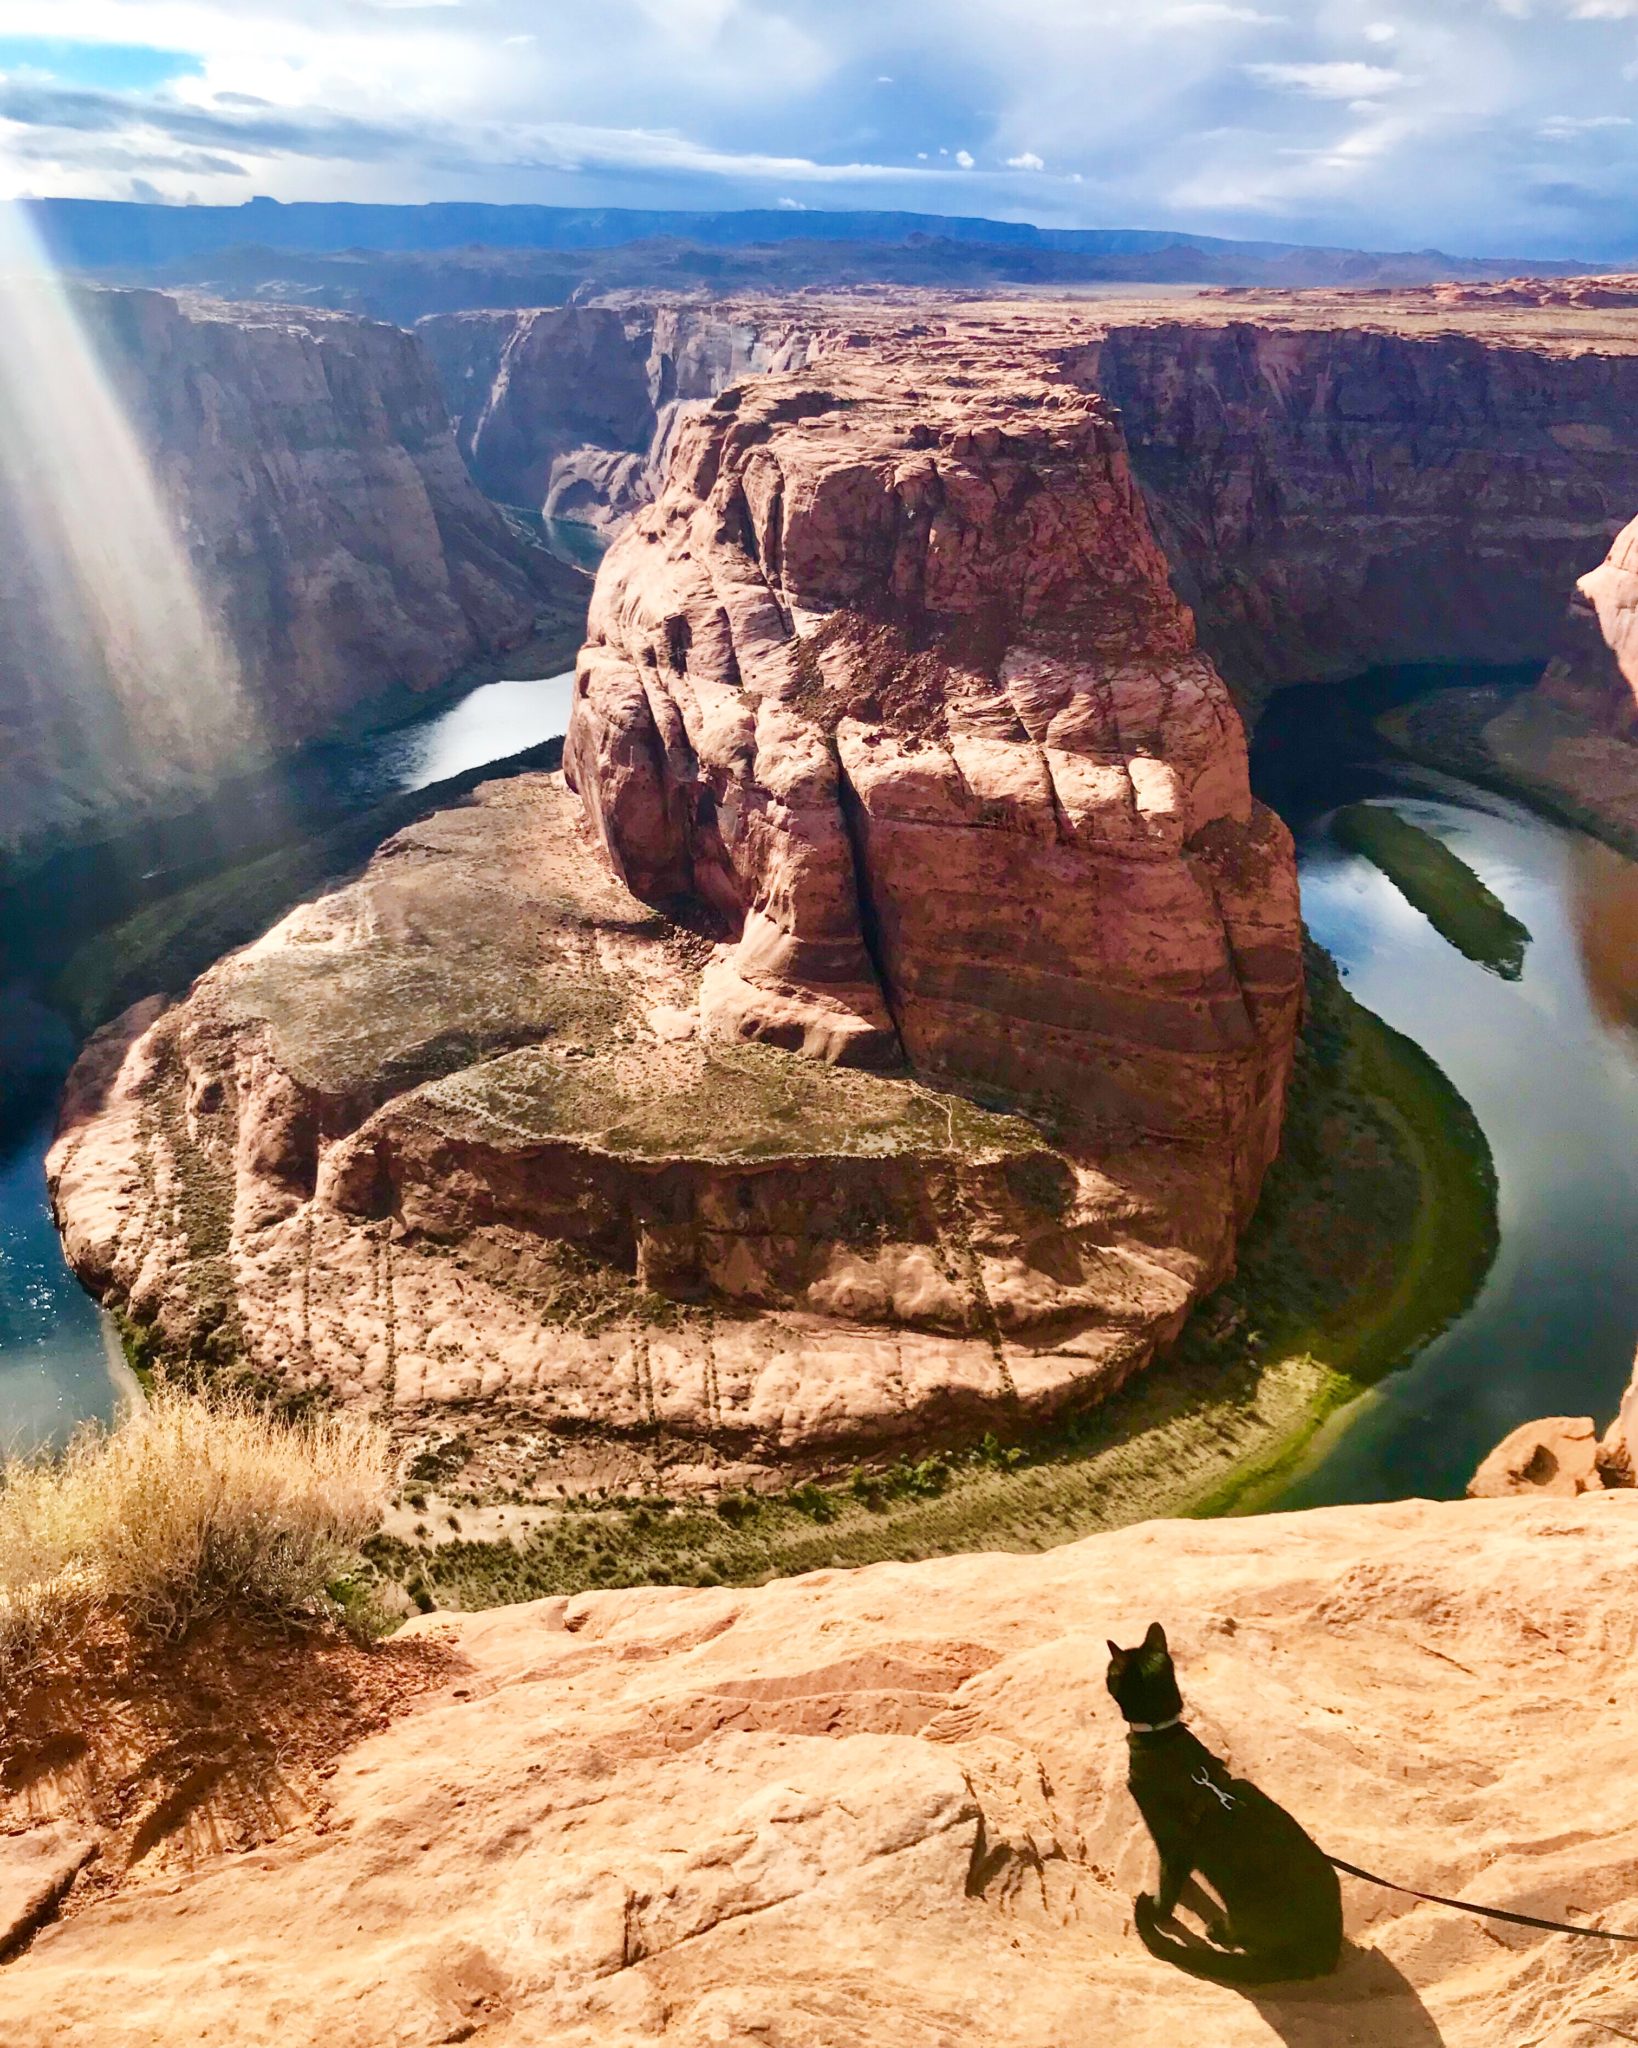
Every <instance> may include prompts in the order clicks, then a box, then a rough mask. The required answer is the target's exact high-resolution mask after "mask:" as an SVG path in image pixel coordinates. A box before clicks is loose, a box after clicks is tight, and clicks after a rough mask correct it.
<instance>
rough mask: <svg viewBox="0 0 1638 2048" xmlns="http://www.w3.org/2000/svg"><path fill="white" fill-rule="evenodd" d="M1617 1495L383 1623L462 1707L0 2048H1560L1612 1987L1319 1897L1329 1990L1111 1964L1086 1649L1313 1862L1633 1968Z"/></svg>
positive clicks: (1625, 1648) (1620, 2032) (72, 1939)
mask: <svg viewBox="0 0 1638 2048" xmlns="http://www.w3.org/2000/svg"><path fill="white" fill-rule="evenodd" d="M1635 1537H1638V1497H1634V1496H1633V1495H1631V1494H1604V1495H1595V1496H1588V1497H1586V1498H1583V1499H1580V1500H1574V1501H1551V1502H1541V1503H1526V1502H1472V1503H1449V1504H1440V1505H1433V1504H1428V1503H1419V1502H1404V1503H1398V1504H1394V1505H1390V1506H1386V1507H1377V1508H1360V1509H1355V1508H1347V1509H1334V1510H1329V1511H1325V1512H1320V1513H1311V1514H1305V1515H1295V1516H1279V1517H1270V1518H1266V1519H1251V1520H1245V1521H1235V1522H1226V1523H1212V1524H1197V1523H1188V1522H1182V1523H1152V1524H1148V1525H1145V1526H1142V1527H1139V1528H1134V1529H1129V1530H1125V1531H1122V1532H1120V1533H1119V1534H1116V1535H1113V1536H1104V1537H1097V1538H1093V1539H1092V1540H1090V1541H1088V1542H1085V1543H1082V1544H1078V1545H1075V1546H1072V1547H1069V1548H1065V1549H1062V1550H1057V1551H1053V1552H1049V1553H1046V1554H1044V1555H1039V1556H1033V1557H1006V1556H969V1557H963V1558H957V1559H947V1560H943V1561H941V1562H938V1563H934V1564H925V1565H915V1566H900V1565H887V1566H879V1567H876V1568H873V1569H871V1570H868V1571H863V1572H856V1573H820V1574H817V1575H814V1576H812V1577H809V1578H806V1579H801V1580H795V1581H786V1582H782V1583H777V1584H774V1585H772V1586H769V1587H765V1588H763V1589H761V1590H760V1591H749V1592H746V1591H729V1590H726V1589H712V1590H708V1591H679V1590H663V1589H655V1590H653V1591H646V1592H633V1593H622V1594H604V1595H592V1596H587V1597H583V1598H580V1599H576V1600H573V1601H567V1602H566V1601H562V1600H553V1601H544V1602H540V1603H537V1604H535V1605H533V1606H526V1607H520V1608H513V1609H501V1610H496V1611H493V1612H491V1613H487V1614H482V1615H475V1616H471V1617H468V1618H465V1619H459V1620H442V1619H439V1620H435V1621H433V1622H432V1623H430V1624H429V1625H430V1626H431V1627H433V1628H434V1629H435V1630H436V1631H437V1632H438V1633H441V1634H442V1633H447V1634H448V1635H450V1636H451V1637H452V1638H453V1639H454V1640H455V1642H456V1643H457V1644H458V1646H459V1648H460V1650H461V1652H462V1653H463V1655H464V1658H465V1660H466V1668H465V1669H464V1670H461V1671H459V1672H456V1673H454V1674H452V1675H451V1677H450V1678H449V1679H448V1681H447V1682H446V1683H445V1684H444V1686H443V1687H442V1689H441V1690H439V1691H436V1692H434V1693H432V1694H430V1695H427V1696H426V1697H424V1698H423V1699H422V1700H421V1701H420V1702H418V1703H417V1704H416V1705H415V1706H413V1707H412V1708H411V1709H410V1710H409V1711H408V1712H407V1713H406V1714H405V1715H404V1716H403V1717H402V1718H400V1719H399V1720H398V1721H396V1722H395V1723H394V1725H393V1726H391V1727H390V1728H389V1729H388V1730H386V1731H385V1732H384V1733H382V1734H380V1735H378V1736H375V1737H373V1738H371V1739H368V1740H366V1741H364V1742H362V1743H360V1744H359V1745H358V1746H357V1747H356V1748H354V1749H352V1750H351V1751H350V1752H348V1753H347V1754H346V1755H344V1756H343V1757H342V1759H341V1760H340V1763H339V1767H338V1769H337V1771H336V1774H335V1776H334V1778H333V1779H332V1780H331V1781H330V1783H331V1790H332V1804H331V1807H330V1809H329V1811H328V1813H327V1814H326V1815H325V1816H323V1817H322V1819H321V1820H320V1821H318V1822H316V1823H312V1824H309V1825H306V1826H304V1827H302V1828H300V1829H298V1830H296V1831H294V1832H292V1833H290V1834H287V1835H286V1836H285V1837H284V1838H283V1839H282V1840H279V1841H277V1842H275V1843H273V1844H272V1845H270V1846H266V1847H263V1848H259V1849H256V1850H253V1851H251V1852H249V1853H246V1854H244V1855H240V1856H229V1857H217V1858H212V1859H207V1860H206V1861H204V1862H203V1863H201V1864H200V1865H199V1866H198V1867H197V1868H196V1869H195V1870H194V1871H192V1872H191V1873H188V1874H182V1875H174V1874H173V1875H172V1876H171V1877H170V1878H169V1879H168V1880H167V1881H165V1882H163V1883H149V1884H147V1885H144V1884H142V1883H140V1882H138V1883H136V1884H135V1885H133V1886H132V1887H131V1888H129V1889H127V1890H126V1891H125V1892H123V1893H122V1894H121V1895H119V1896H118V1897H116V1898H115V1899H113V1900H112V1901H108V1902H98V1903H94V1904H92V1905H90V1906H89V1907H87V1908H86V1910H84V1911H83V1912H81V1913H79V1914H78V1915H73V1916H71V1917H69V1918H68V1919H66V1920H65V1921H64V1922H63V1923H62V1924H61V1925H59V1926H55V1927H51V1928H48V1929H47V1930H46V1931H45V1932H43V1933H42V1934H41V1935H40V1936H39V1937H38V1938H37V1939H36V1940H35V1941H34V1943H33V1945H32V1946H31V1947H30V1948H29V1949H28V1951H27V1952H26V1954H24V1955H23V1956H22V1957H21V1958H20V1959H19V1960H18V1961H16V1962H14V1963H13V1964H11V1965H10V1966H8V1967H7V1968H6V1970H5V1972H4V1975H3V1977H0V2001H3V2007H4V2012H5V2038H6V2040H7V2043H8V2048H47V2044H49V2048H150V2044H151V2048H176V2044H178V2043H179V2042H184V2041H199V2042H209V2043H211V2044H212V2048H240V2044H246V2048H248V2044H257V2048H262V2044H272V2043H275V2042H277V2043H280V2044H284V2048H308V2044H311V2048H320V2044H322V2048H380V2044H382V2043H386V2042H392V2043H397V2044H402V2048H422V2044H426V2048H431V2044H434V2043H445V2042H455V2041H469V2040H473V2041H480V2042H484V2043H492V2044H494V2048H525V2044H529V2048H533V2044H537V2043H541V2042H544V2041H548V2040H549V2041H551V2042H553V2043H554V2044H557V2043H561V2044H563V2048H575V2044H585V2048H591V2044H593V2043H595V2044H597V2048H628V2044H629V2048H639V2044H646V2043H650V2042H654V2043H676V2044H678V2048H707V2044H738V2043H745V2044H750V2043H753V2042H755V2043H760V2044H767V2048H843V2044H858V2048H864V2044H866V2043H869V2044H872V2048H899V2044H902V2048H965V2044H969V2043H971V2042H973V2041H975V2040H984V2041H993V2042H995V2043H998V2044H1007V2048H1014V2044H1016V2048H1026V2044H1027V2048H1065V2044H1068V2043H1076V2044H1079V2043H1082V2042H1085V2043H1088V2044H1090V2043H1095V2042H1106V2041H1107V2042H1119V2043H1121V2044H1122V2048H1176V2044H1178V2043H1180V2042H1190V2043H1209V2044H1210V2048H1267V2044H1271V2043H1286V2044H1288V2048H1344V2044H1354V2048H1359V2044H1370V2048H1500V2044H1506V2048H1523V2044H1526V2043H1529V2044H1531V2048H1587V2044H1590V2043H1592V2042H1594V2041H1605V2040H1620V2039H1623V2038H1626V2037H1627V2036H1630V2035H1632V2034H1633V2033H1635V2032H1638V1954H1635V1952H1634V1951H1633V1950H1632V1949H1629V1948H1623V1947H1615V1946H1605V1945H1603V1944H1599V1943H1595V1942H1590V1941H1575V1940H1572V1939H1568V1938H1566V1937H1563V1936H1558V1935H1550V1934H1542V1933H1537V1932H1534V1931H1532V1930H1529V1929H1525V1928H1514V1927H1507V1926H1503V1925H1500V1924H1498V1923H1489V1924H1486V1923H1483V1922H1481V1921H1479V1920H1476V1919H1473V1918H1470V1917H1467V1916H1464V1915H1462V1914H1459V1913H1456V1912H1453V1911H1450V1910H1448V1909H1446V1908H1442V1907H1437V1906H1428V1905H1421V1904H1417V1903H1416V1902H1414V1901H1412V1900H1410V1899H1407V1898H1404V1897H1401V1896H1398V1895H1396V1894H1394V1893H1391V1892H1387V1891H1381V1890H1377V1889H1375V1888H1372V1887H1370V1886H1366V1885H1362V1884H1359V1883H1357V1882H1355V1881H1354V1880H1345V1907H1346V1915H1347V1931H1348V1935H1349V1937H1350V1942H1351V1947H1350V1949H1349V1951H1348V1953H1347V1955H1346V1958H1345V1961H1344V1964H1343V1966H1342V1968H1341V1969H1340V1971H1339V1972H1338V1974H1337V1975H1336V1976H1335V1977H1334V1978H1332V1979H1330V1980H1326V1981H1324V1982H1321V1983H1317V1984H1312V1985H1305V1986H1301V1987H1293V1988H1290V1989H1280V1988H1267V1989H1260V1990H1258V1991H1257V1992H1256V1993H1255V1994H1254V1995H1242V1994H1240V1993H1237V1992H1234V1991H1231V1990H1225V1989H1221V1988H1217V1987H1213V1986H1209V1985H1204V1984H1199V1983H1196V1982H1194V1981H1192V1980H1189V1979H1186V1978H1184V1977H1181V1976H1178V1975H1176V1974H1174V1973H1173V1972H1171V1971H1170V1970H1169V1969H1168V1968H1167V1967H1166V1966H1164V1965H1163V1964H1160V1963H1157V1962H1155V1961H1153V1960H1151V1959H1150V1958H1149V1957H1148V1956H1147V1955H1146V1954H1145V1953H1144V1951H1143V1950H1142V1949H1141V1947H1140V1946H1139V1944H1138V1943H1137V1941H1136V1939H1135V1937H1134V1935H1133V1933H1132V1929H1131V1921H1130V1899H1131V1897H1132V1895H1133V1894H1134V1893H1135V1892H1137V1891H1138V1890H1140V1889H1142V1888H1144V1887H1145V1886H1147V1885H1148V1884H1149V1883H1150V1882H1151V1880H1152V1874H1153V1858H1152V1852H1151V1850H1150V1847H1149V1845H1148V1842H1147V1838H1146V1836H1145V1835H1144V1833H1143V1831H1142V1829H1141V1826H1140V1824H1139V1822H1138V1820H1137V1817H1136V1814H1135V1811H1134V1809H1133V1808H1132V1806H1131V1804H1130V1802H1129V1799H1128V1796H1127V1793H1126V1790H1125V1784H1124V1777H1125V1743H1124V1740H1123V1737H1122V1732H1121V1728H1120V1725H1119V1722H1118V1719H1117V1716H1116V1715H1115V1712H1114V1709H1113V1706H1112V1704H1111V1703H1110V1701H1109V1700H1108V1698H1107V1696H1106V1694H1105V1692H1104V1689H1103V1683H1102V1669H1103V1664H1104V1661H1105V1652H1104V1638H1105V1636H1107V1635H1113V1636H1115V1637H1116V1638H1117V1639H1119V1640H1127V1641H1130V1640H1133V1639H1135V1636H1136V1635H1137V1634H1139V1633H1141V1631H1142V1628H1143V1627H1144V1625H1145V1624H1146V1623H1147V1622H1148V1621H1150V1620H1151V1619H1154V1618H1156V1617H1159V1618H1161V1619H1163V1620H1164V1621H1165V1623H1166V1625H1167V1627H1168V1630H1169V1633H1170V1636H1171V1640H1172V1644H1173V1648H1174V1650H1175V1651H1176V1652H1177V1655H1178V1659H1179V1664H1180V1669H1181V1673H1182V1679H1183V1685H1184V1693H1185V1698H1186V1701H1187V1703H1188V1711H1189V1717H1190V1721H1191V1725H1192V1726H1194V1728H1195V1729H1196V1730H1197V1732H1198V1733H1199V1734H1200V1735H1201V1736H1202V1738H1203V1739H1204V1740H1205V1741H1206V1742H1207V1743H1208V1744H1209V1745H1210V1746H1211V1747H1212V1748H1214V1749H1215V1750H1216V1751H1217V1752H1218V1753H1219V1754H1220V1755H1222V1756H1224V1757H1226V1758H1227V1759H1228V1760H1229V1761H1230V1763H1231V1765H1232V1767H1233V1769H1234V1770H1235V1771H1236V1772H1241V1773H1245V1774H1247V1775H1249V1776H1251V1777H1253V1778H1254V1779H1255V1780H1256V1781H1257V1782H1259V1783H1260V1784H1261V1785H1262V1786H1263V1787H1264V1788H1265V1789H1266V1790H1267V1791H1269V1792H1270V1793H1271V1794H1273V1795H1274V1796H1275V1797H1277V1798H1278V1799H1280V1800H1281V1801H1282V1803H1284V1804H1285V1805H1287V1806H1288V1807H1290V1808H1291V1809H1292V1810H1293V1811H1294V1812H1295V1813H1297V1814H1298V1815H1299V1816H1300V1817H1301V1818H1302V1819H1303V1821H1304V1822H1305V1823H1306V1824H1307V1825H1308V1826H1309V1828H1310V1830H1311V1831H1312V1832H1313V1833H1314V1834H1315V1836H1316V1837H1317V1838H1318V1839H1319V1840H1320V1841H1321V1842H1322V1843H1323V1844H1324V1845H1325V1846H1326V1847H1327V1848H1329V1849H1330V1850H1332V1851H1333V1852H1334V1853H1336V1854H1338V1855H1341V1856H1343V1857H1345V1858H1347V1859H1348V1860H1350V1861H1353V1862H1357V1863H1361V1864H1363V1865H1364V1866H1366V1867H1368V1868H1372V1869H1378V1870H1381V1871H1383V1872H1384V1873H1385V1874H1387V1875H1390V1876H1394V1877H1397V1878H1400V1879H1402V1880H1403V1881H1404V1882H1406V1883H1408V1884H1412V1885H1416V1886H1419V1887H1421V1888H1423V1889H1429V1890H1435V1891H1441V1892H1448V1893H1453V1894H1459V1895H1462V1896H1465V1897H1470V1898H1473V1899H1477V1900H1482V1901H1485V1902H1488V1903H1493V1904H1499V1905H1503V1906H1508V1907H1511V1908H1514V1909H1517V1910H1521V1911H1525V1912H1529V1913H1535V1914H1540V1915H1543V1916H1547V1917H1555V1918H1557V1917H1569V1918H1571V1919H1576V1920H1582V1921H1586V1922H1589V1923H1591V1922H1602V1923H1605V1924H1608V1925H1610V1926H1613V1927H1620V1928H1628V1929H1631V1928H1638V1876H1635V1870H1638V1822H1635V1821H1634V1819H1633V1805H1634V1802H1633V1801H1632V1800H1631V1799H1629V1798H1627V1797H1626V1796H1625V1790H1626V1788H1627V1787H1628V1784H1629V1781H1630V1779H1631V1775H1632V1769H1633V1766H1632V1758H1633V1756H1634V1754H1635V1753H1638V1686H1635V1684H1634V1679H1635V1677H1638V1629H1635V1626H1634V1623H1633V1621H1632V1618H1631V1602H1630V1598H1629V1597H1628V1595H1629V1593H1630V1582H1631V1559H1632V1554H1633V1544H1634V1539H1635Z"/></svg>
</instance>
